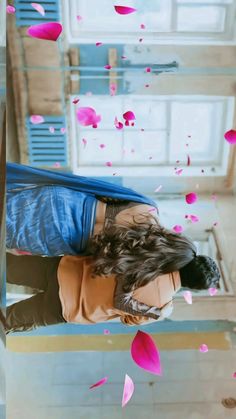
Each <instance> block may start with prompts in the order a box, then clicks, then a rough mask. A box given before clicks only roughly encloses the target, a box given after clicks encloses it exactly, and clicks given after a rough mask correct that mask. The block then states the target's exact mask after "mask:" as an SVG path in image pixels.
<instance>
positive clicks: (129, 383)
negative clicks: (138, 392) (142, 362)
mask: <svg viewBox="0 0 236 419" xmlns="http://www.w3.org/2000/svg"><path fill="white" fill-rule="evenodd" d="M133 393H134V383H133V380H132V379H131V378H130V377H129V375H128V374H125V383H124V390H123V397H122V407H125V405H126V404H127V403H128V402H129V401H130V399H131V397H132V396H133Z"/></svg>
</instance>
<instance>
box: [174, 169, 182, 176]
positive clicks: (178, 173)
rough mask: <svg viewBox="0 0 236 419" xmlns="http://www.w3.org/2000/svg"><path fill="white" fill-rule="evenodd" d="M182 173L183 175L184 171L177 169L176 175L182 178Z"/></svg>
mask: <svg viewBox="0 0 236 419" xmlns="http://www.w3.org/2000/svg"><path fill="white" fill-rule="evenodd" d="M182 173H183V169H177V170H176V171H175V174H176V175H178V176H180V175H181V174H182Z"/></svg>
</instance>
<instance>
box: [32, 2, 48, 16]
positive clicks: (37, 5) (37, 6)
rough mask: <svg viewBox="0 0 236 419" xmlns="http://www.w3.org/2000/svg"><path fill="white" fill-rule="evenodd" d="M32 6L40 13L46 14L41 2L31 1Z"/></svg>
mask: <svg viewBox="0 0 236 419" xmlns="http://www.w3.org/2000/svg"><path fill="white" fill-rule="evenodd" d="M31 6H32V7H33V8H34V9H35V10H36V11H37V12H38V13H40V15H42V16H45V10H44V7H43V6H42V5H41V4H39V3H31Z"/></svg>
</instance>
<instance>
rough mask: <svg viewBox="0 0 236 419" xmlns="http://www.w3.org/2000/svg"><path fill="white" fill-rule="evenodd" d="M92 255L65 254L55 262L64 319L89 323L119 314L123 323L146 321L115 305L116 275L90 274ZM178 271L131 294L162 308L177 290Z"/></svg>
mask: <svg viewBox="0 0 236 419" xmlns="http://www.w3.org/2000/svg"><path fill="white" fill-rule="evenodd" d="M91 262H92V257H84V256H64V257H62V259H61V261H60V263H59V266H58V282H59V296H60V300H61V304H62V314H63V317H64V319H65V320H66V321H67V322H72V323H80V324H91V323H100V322H105V321H108V320H111V319H114V318H119V317H120V319H121V321H122V322H123V323H126V324H140V323H143V322H147V318H146V317H142V313H140V316H131V315H130V314H127V313H125V312H123V311H120V310H118V309H116V308H114V304H113V300H114V293H115V288H116V279H115V276H114V275H111V276H109V277H108V276H107V277H106V276H92V266H91ZM180 286H181V284H180V276H179V272H173V273H171V274H166V275H161V276H159V277H157V278H156V279H155V280H154V281H152V282H150V283H149V284H147V285H145V286H144V287H141V288H139V289H137V290H135V291H134V292H133V298H135V299H136V300H138V301H140V302H142V303H144V304H147V305H148V306H149V305H150V306H154V307H157V308H162V307H164V306H165V305H166V304H168V303H170V302H171V301H172V297H173V295H174V294H175V293H176V292H177V291H178V290H179V288H180Z"/></svg>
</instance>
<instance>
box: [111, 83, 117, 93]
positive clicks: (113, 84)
mask: <svg viewBox="0 0 236 419" xmlns="http://www.w3.org/2000/svg"><path fill="white" fill-rule="evenodd" d="M116 93H117V84H116V83H111V84H110V95H111V96H115V94H116Z"/></svg>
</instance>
